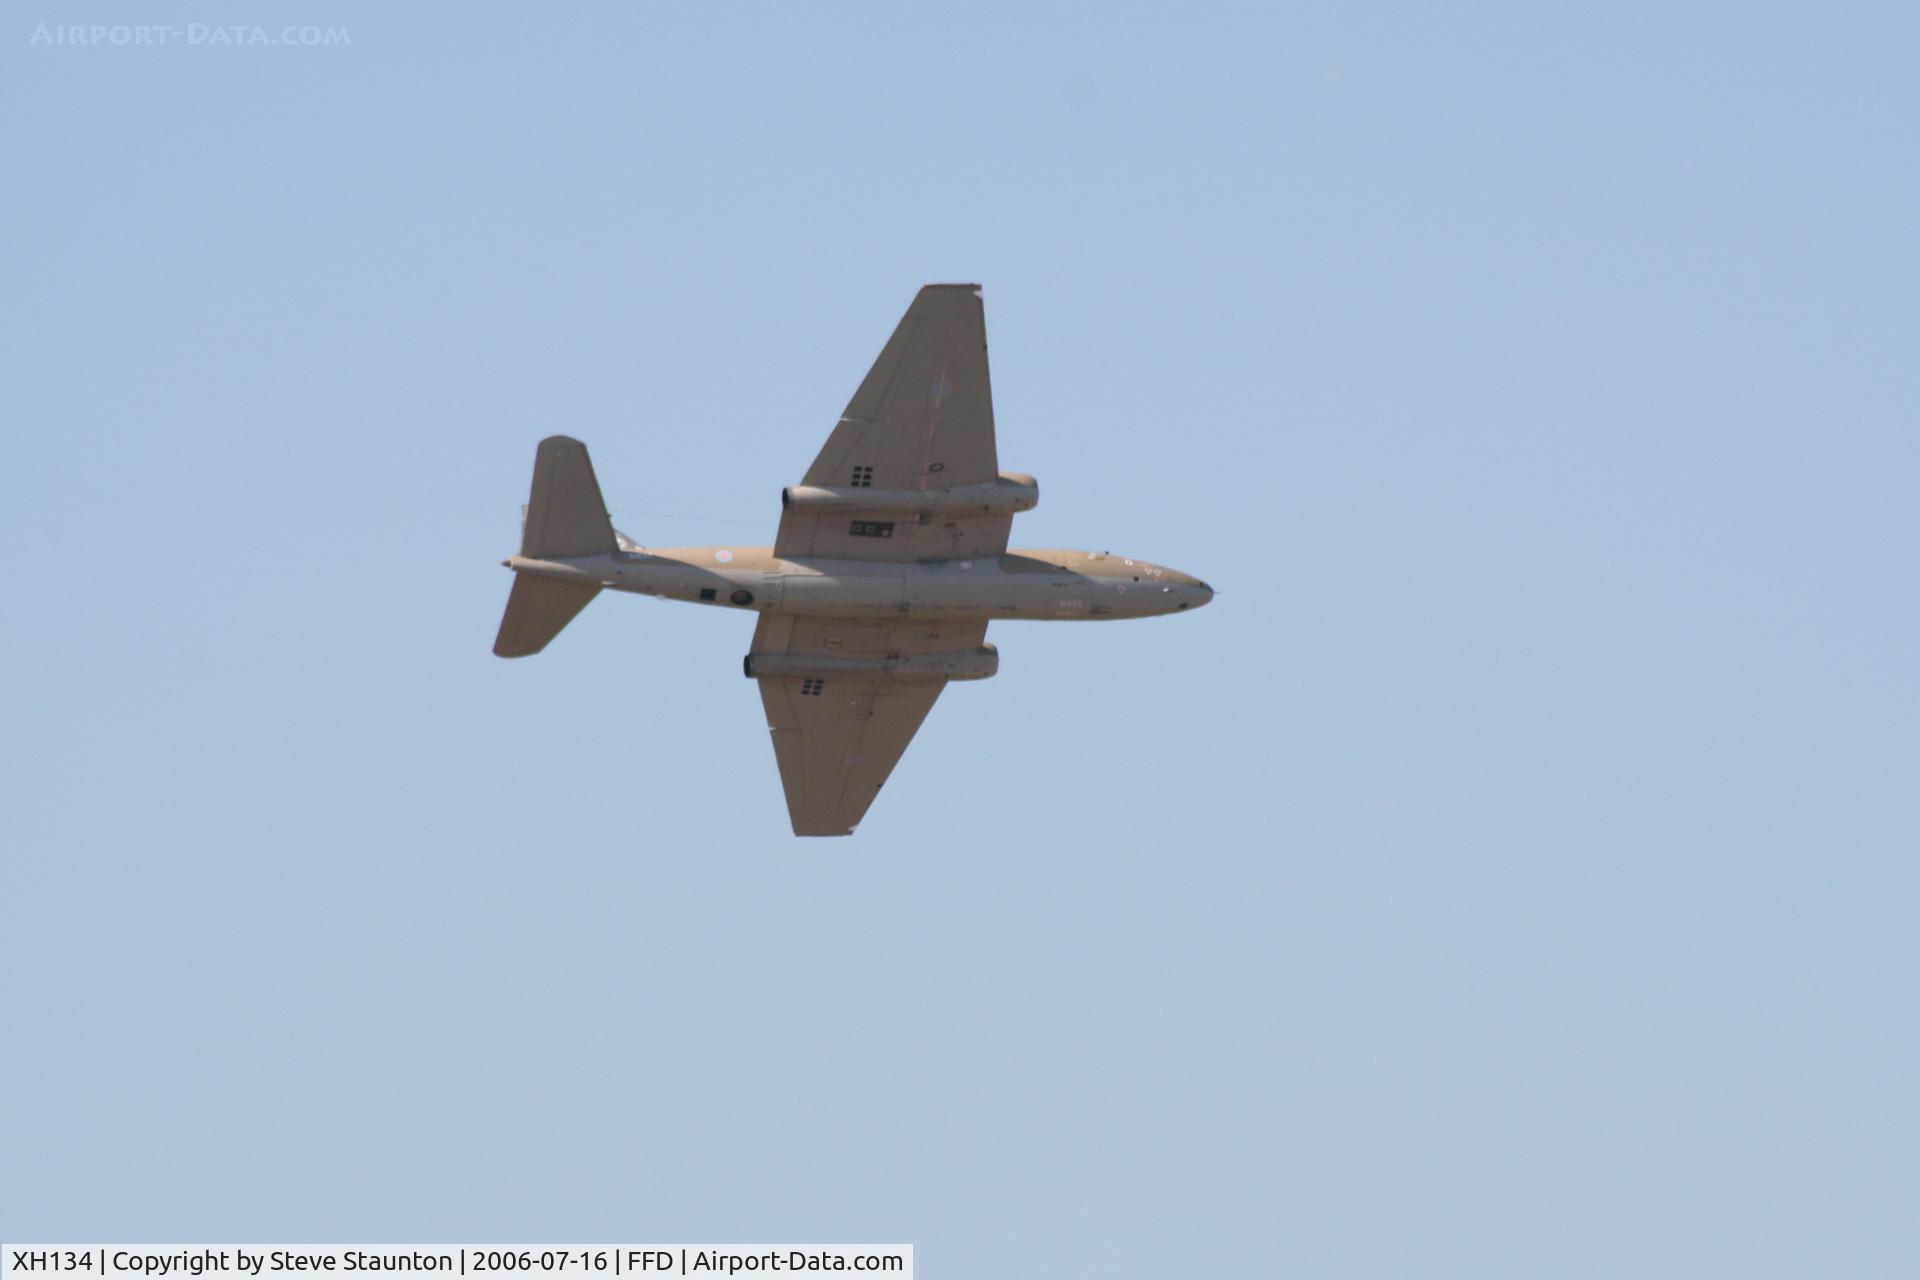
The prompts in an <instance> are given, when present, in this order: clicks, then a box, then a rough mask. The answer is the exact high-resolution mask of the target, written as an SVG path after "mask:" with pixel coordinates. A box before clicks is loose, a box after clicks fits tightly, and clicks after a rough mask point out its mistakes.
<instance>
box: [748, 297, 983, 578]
mask: <svg viewBox="0 0 1920 1280" xmlns="http://www.w3.org/2000/svg"><path fill="white" fill-rule="evenodd" d="M998 474H999V461H998V456H997V454H996V452H995V445H994V430H993V387H992V383H991V381H990V379H989V378H988V375H987V325H986V315H985V312H984V310H983V308H982V306H981V302H980V289H979V286H978V285H971V284H930V285H928V286H926V287H925V288H923V289H921V290H920V292H919V293H918V294H917V295H915V297H914V300H913V304H912V305H911V306H909V307H908V308H907V313H906V314H905V315H904V316H902V317H901V318H900V323H899V325H898V326H897V327H896V328H895V329H894V331H893V336H892V337H891V338H889V339H888V340H887V345H886V346H885V347H884V348H883V349H882V350H881V352H880V356H879V358H878V359H877V360H875V361H874V362H873V368H871V369H870V370H868V371H867V376H866V378H865V379H864V380H863V381H862V382H861V383H860V389H859V390H857V391H855V392H854V393H853V399H851V400H849V401H848V402H847V407H846V410H845V412H843V413H842V414H841V415H840V421H839V423H838V424H837V425H835V427H834V429H833V433H832V434H831V435H830V436H828V437H827V443H826V444H825V446H823V447H822V448H821V450H820V454H819V456H818V457H816V458H815V459H814V460H813V465H812V466H811V467H809V468H807V474H806V477H805V483H806V484H809V485H817V486H820V487H823V488H842V489H875V490H925V489H942V488H949V487H952V486H956V485H968V484H982V483H986V482H988V481H991V480H992V479H993V478H994V477H995V476H996V475H998ZM1012 524H1013V517H1012V516H1010V515H960V514H943V515H938V516H933V517H931V518H927V517H914V516H907V517H905V518H901V519H894V518H883V519H880V520H867V519H862V518H859V517H850V516H849V515H848V514H847V513H845V512H839V513H831V512H817V511H801V510H789V511H787V512H785V513H784V514H783V516H782V518H781V521H780V533H779V537H778V539H777V541H776V543H775V546H774V550H775V553H776V554H778V555H781V556H785V557H788V558H795V559H802V558H806V557H814V556H830V557H834V558H837V559H848V560H882V561H894V562H906V561H912V560H932V559H945V558H955V557H959V558H965V557H970V556H989V555H998V554H1000V553H1001V552H1003V551H1005V550H1006V549H1007V535H1008V532H1009V531H1010V529H1011V528H1012ZM882 530H884V532H882Z"/></svg>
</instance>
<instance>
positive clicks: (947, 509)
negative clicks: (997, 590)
mask: <svg viewBox="0 0 1920 1280" xmlns="http://www.w3.org/2000/svg"><path fill="white" fill-rule="evenodd" d="M780 505H781V506H783V507H788V508H792V509H794V510H799V511H874V512H889V513H894V514H903V515H917V514H919V513H920V512H923V511H924V512H932V513H938V514H942V515H974V516H978V515H1001V514H1005V513H1008V512H1020V511H1031V510H1033V509H1034V508H1035V507H1037V506H1039V505H1040V484H1039V482H1038V481H1036V480H1035V479H1034V478H1033V477H1032V476H1023V475H1019V474H1017V473H1015V472H1012V471H1003V472H1001V473H1000V475H999V476H998V477H997V478H996V479H993V480H989V481H987V482H986V483H985V484H957V485H953V486H950V487H949V488H945V489H854V488H846V487H841V486H838V485H834V486H828V485H816V484H794V485H788V486H787V487H786V488H784V489H782V490H781V491H780Z"/></svg>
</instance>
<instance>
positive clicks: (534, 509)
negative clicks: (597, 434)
mask: <svg viewBox="0 0 1920 1280" xmlns="http://www.w3.org/2000/svg"><path fill="white" fill-rule="evenodd" d="M613 549H614V542H613V524H612V523H611V522H610V521H609V520H608V519H607V504H606V502H605V500H603V499H602V498H601V497H600V482H599V481H598V480H596V479H594V478H593V462H592V460H591V459H589V458H588V457H587V446H585V445H583V444H581V443H580V442H579V441H578V440H573V439H569V438H568V437H566V436H548V437H547V438H546V439H545V440H542V441H541V442H540V450H539V452H538V453H535V454H534V455H533V496H532V497H531V498H529V499H527V523H526V525H525V527H524V528H523V529H522V530H521V532H520V554H521V555H523V556H528V557H530V558H533V559H537V560H560V559H564V558H566V557H567V556H595V555H599V554H600V553H602V552H605V551H612V550H613Z"/></svg>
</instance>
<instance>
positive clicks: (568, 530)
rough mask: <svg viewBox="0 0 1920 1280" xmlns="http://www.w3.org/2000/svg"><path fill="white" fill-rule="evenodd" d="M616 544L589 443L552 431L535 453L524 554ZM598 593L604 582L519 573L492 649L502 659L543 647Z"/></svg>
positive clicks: (553, 555) (556, 555) (564, 554)
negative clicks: (551, 434)
mask: <svg viewBox="0 0 1920 1280" xmlns="http://www.w3.org/2000/svg"><path fill="white" fill-rule="evenodd" d="M614 548H615V542H614V532H613V525H612V524H611V523H610V522H609V521H608V520H607V504H606V502H605V501H604V500H603V499H602V498H601V497H600V482H599V481H598V480H596V479H594V477H593V463H592V461H591V460H590V459H589V458H588V457H587V446H585V445H583V444H581V443H580V442H579V441H578V440H571V439H568V438H567V437H566V436H548V437H547V438H546V439H545V440H542V441H541V442H540V449H539V452H537V453H536V454H534V458H533V496H532V497H531V498H529V499H528V501H527V519H526V524H525V525H524V526H523V527H522V529H521V531H520V554H521V555H523V556H526V557H527V558H529V559H535V560H564V559H567V558H568V557H571V556H591V555H599V554H601V553H602V552H608V551H612V550H614ZM599 594H600V588H598V587H596V586H590V585H587V584H584V583H578V582H564V581H559V580H556V579H553V578H542V577H536V576H534V575H532V574H525V573H523V574H519V575H517V576H516V577H515V578H514V580H513V591H512V593H511V594H510V595H508V597H507V612H506V616H505V617H503V618H501V619H500V634H499V635H498V636H497V637H495V639H494V642H493V651H494V652H495V653H497V654H499V655H500V656H501V657H503V658H524V657H526V656H527V655H529V654H534V653H538V652H540V651H541V650H542V649H544V648H546V647H547V643H548V642H549V641H551V640H552V639H553V638H554V637H555V636H557V635H559V634H560V629H561V628H562V627H564V626H566V625H567V624H568V623H569V622H572V621H573V620H574V618H575V616H577V615H578V614H579V612H580V611H581V610H582V609H584V608H586V607H587V605H588V604H589V603H590V602H591V601H592V600H593V598H594V597H595V596H597V595H599Z"/></svg>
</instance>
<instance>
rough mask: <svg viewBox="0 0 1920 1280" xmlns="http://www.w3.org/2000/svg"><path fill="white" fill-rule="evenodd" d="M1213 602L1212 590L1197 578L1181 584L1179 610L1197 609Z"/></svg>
mask: <svg viewBox="0 0 1920 1280" xmlns="http://www.w3.org/2000/svg"><path fill="white" fill-rule="evenodd" d="M1212 600H1213V588H1212V587H1210V586H1208V585H1207V584H1206V583H1204V582H1202V581H1200V579H1198V578H1194V579H1191V580H1190V581H1188V582H1186V583H1183V584H1181V587H1180V606H1179V607H1180V609H1182V610H1187V609H1198V608H1200V607H1201V606H1203V605H1205V604H1208V603H1210V602H1211V601H1212Z"/></svg>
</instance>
